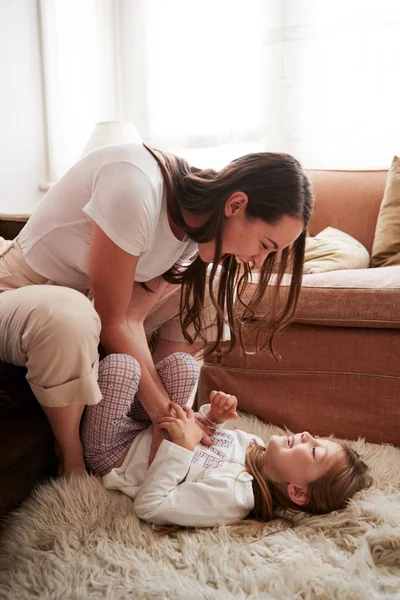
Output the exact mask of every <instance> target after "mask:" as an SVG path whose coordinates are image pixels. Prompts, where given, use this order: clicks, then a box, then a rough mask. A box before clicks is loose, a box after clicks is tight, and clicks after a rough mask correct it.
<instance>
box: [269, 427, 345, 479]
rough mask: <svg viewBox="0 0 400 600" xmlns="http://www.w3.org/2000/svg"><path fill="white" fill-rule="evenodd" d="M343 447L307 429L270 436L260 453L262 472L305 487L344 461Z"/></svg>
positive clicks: (273, 477)
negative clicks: (317, 436) (262, 455)
mask: <svg viewBox="0 0 400 600" xmlns="http://www.w3.org/2000/svg"><path fill="white" fill-rule="evenodd" d="M344 460H345V454H344V451H343V448H342V447H341V445H340V444H338V443H337V442H334V441H333V440H330V439H326V438H314V437H313V436H312V435H311V434H310V433H308V431H304V432H303V433H296V434H294V435H289V436H287V435H273V436H272V437H271V439H270V441H269V444H268V446H267V449H266V451H265V453H264V464H263V467H264V474H265V475H266V476H267V477H268V479H270V480H271V481H274V482H276V483H282V484H294V485H295V486H298V487H300V488H307V486H308V485H309V484H310V483H312V482H313V481H315V480H317V479H319V478H320V477H322V476H323V475H325V474H326V473H327V471H328V470H329V469H330V468H331V467H332V466H333V464H335V462H336V461H344Z"/></svg>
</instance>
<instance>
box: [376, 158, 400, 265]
mask: <svg viewBox="0 0 400 600" xmlns="http://www.w3.org/2000/svg"><path fill="white" fill-rule="evenodd" d="M371 264H372V266H373V267H389V266H391V265H400V158H399V157H398V156H395V157H394V159H393V162H392V166H391V167H390V171H389V174H388V178H387V183H386V188H385V194H384V196H383V200H382V204H381V207H380V210H379V215H378V221H377V224H376V230H375V237H374V243H373V246H372V256H371Z"/></svg>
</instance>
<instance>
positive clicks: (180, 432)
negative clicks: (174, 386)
mask: <svg viewBox="0 0 400 600" xmlns="http://www.w3.org/2000/svg"><path fill="white" fill-rule="evenodd" d="M157 424H158V427H159V428H160V429H162V430H164V431H166V432H167V433H168V434H169V436H170V438H171V441H172V442H173V443H174V444H176V445H177V446H181V447H182V448H186V450H190V451H191V452H193V450H194V449H195V448H196V446H197V444H198V443H199V442H200V441H201V439H202V437H203V432H202V430H201V429H200V427H199V426H198V425H197V423H196V420H195V418H194V412H193V410H192V409H191V408H188V407H185V408H182V407H181V406H179V404H176V403H175V402H171V416H164V417H159V418H158V419H157Z"/></svg>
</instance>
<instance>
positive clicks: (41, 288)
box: [0, 240, 215, 407]
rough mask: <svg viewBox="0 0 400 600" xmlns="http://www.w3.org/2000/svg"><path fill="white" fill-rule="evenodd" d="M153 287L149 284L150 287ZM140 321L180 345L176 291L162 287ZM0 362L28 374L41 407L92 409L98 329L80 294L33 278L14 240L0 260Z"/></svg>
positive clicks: (209, 313)
mask: <svg viewBox="0 0 400 600" xmlns="http://www.w3.org/2000/svg"><path fill="white" fill-rule="evenodd" d="M149 283H151V282H149ZM156 287H157V289H158V292H157V293H158V297H157V298H156V299H155V298H152V304H153V307H152V309H151V311H150V312H149V314H148V316H147V317H146V319H145V321H144V326H145V330H146V333H149V332H151V331H153V330H155V329H158V328H159V327H160V326H161V327H160V336H161V337H162V338H163V339H168V340H172V341H177V342H182V341H183V340H184V338H183V334H182V330H181V326H180V321H179V303H180V286H176V285H175V286H172V285H170V284H166V283H165V282H162V284H161V285H158V286H156ZM0 292H1V293H0V360H2V361H5V362H8V363H11V364H14V365H17V366H24V367H26V368H27V371H28V372H27V380H28V382H29V385H30V386H31V389H32V391H33V393H34V395H35V396H36V398H37V399H38V401H39V402H40V404H43V405H44V406H53V407H61V406H67V405H71V404H96V403H97V402H100V400H101V393H100V389H99V387H98V385H97V374H98V360H99V359H98V345H99V341H100V329H101V323H100V318H99V316H98V314H97V313H96V311H95V309H94V306H93V303H92V302H91V301H90V300H89V298H88V297H87V296H86V295H85V293H82V292H80V291H77V290H74V289H71V288H67V287H63V286H59V285H57V284H55V283H54V282H53V281H50V280H48V279H46V278H45V277H42V276H41V275H38V274H37V273H35V272H34V271H33V270H32V269H31V268H30V267H29V266H28V264H27V263H26V261H25V259H24V257H23V255H22V251H21V249H20V247H19V245H18V242H17V241H16V240H14V241H13V242H11V244H10V245H9V246H8V247H7V249H6V250H4V251H3V253H2V254H1V255H0ZM205 320H206V322H205V327H206V328H207V329H208V335H207V337H208V338H209V339H213V335H215V333H214V326H213V322H214V321H215V312H214V311H213V309H212V305H211V302H210V301H208V303H207V302H206V306H205Z"/></svg>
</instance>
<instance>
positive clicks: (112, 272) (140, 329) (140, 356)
mask: <svg viewBox="0 0 400 600" xmlns="http://www.w3.org/2000/svg"><path fill="white" fill-rule="evenodd" d="M138 258H139V257H138V256H133V255H131V254H128V253H127V252H125V251H124V250H121V248H119V247H118V246H117V245H116V244H114V242H113V241H112V240H111V239H110V238H109V237H108V236H107V235H106V234H105V233H104V232H103V231H102V229H100V227H98V226H97V225H96V224H94V225H93V236H92V244H91V252H90V278H91V283H92V287H93V293H94V303H95V308H96V311H97V312H98V314H99V316H100V319H101V323H102V329H101V334H100V340H101V343H102V345H103V347H104V349H105V351H106V352H107V353H108V354H111V353H126V354H130V355H131V356H133V357H134V358H136V360H137V361H138V363H139V365H140V368H141V373H142V374H141V379H140V385H139V397H140V401H141V403H142V404H143V406H144V407H145V409H146V410H147V412H148V414H149V416H150V418H151V419H152V420H153V419H154V418H155V417H156V416H158V415H163V414H167V413H168V406H169V397H168V394H167V392H166V390H165V388H164V386H163V384H162V382H161V379H160V377H159V375H158V373H157V370H156V368H155V366H154V363H153V360H152V357H151V353H150V350H149V347H148V344H147V339H146V334H145V331H144V326H143V321H144V318H145V316H146V315H147V313H148V311H149V310H150V307H151V301H152V298H151V296H152V294H151V293H149V292H146V293H147V295H148V308H147V311H146V310H145V309H143V308H142V310H141V312H140V314H138V316H137V319H136V320H134V319H132V318H130V319H129V324H128V318H127V315H128V310H129V306H130V302H131V297H132V293H133V287H134V281H135V272H136V266H137V262H138ZM143 291H144V292H145V290H143Z"/></svg>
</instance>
